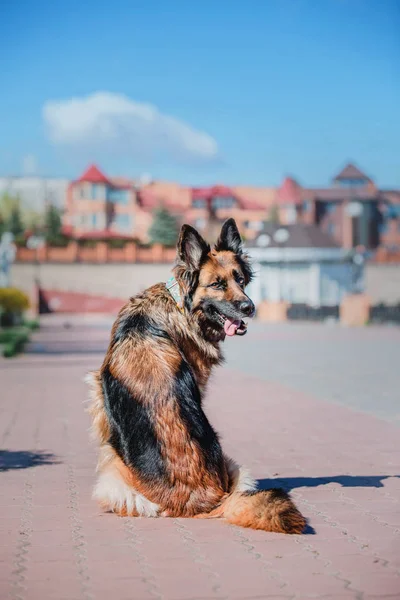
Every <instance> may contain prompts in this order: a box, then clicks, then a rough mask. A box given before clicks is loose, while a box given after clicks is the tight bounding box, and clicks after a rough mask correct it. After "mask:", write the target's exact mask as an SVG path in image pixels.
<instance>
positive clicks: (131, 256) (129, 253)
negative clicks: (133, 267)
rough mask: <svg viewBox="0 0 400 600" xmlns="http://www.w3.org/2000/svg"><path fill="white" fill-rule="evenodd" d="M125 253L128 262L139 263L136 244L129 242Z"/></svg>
mask: <svg viewBox="0 0 400 600" xmlns="http://www.w3.org/2000/svg"><path fill="white" fill-rule="evenodd" d="M124 251H125V252H124V254H125V261H126V262H128V263H134V262H136V261H137V245H136V244H135V242H127V243H126V244H125V248H124Z"/></svg>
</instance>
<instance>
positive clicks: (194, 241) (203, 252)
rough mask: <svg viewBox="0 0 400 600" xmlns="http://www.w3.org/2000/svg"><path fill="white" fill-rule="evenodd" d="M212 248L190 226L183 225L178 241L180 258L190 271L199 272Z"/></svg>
mask: <svg viewBox="0 0 400 600" xmlns="http://www.w3.org/2000/svg"><path fill="white" fill-rule="evenodd" d="M209 252H210V246H209V245H208V244H207V242H206V241H205V240H203V238H202V237H201V235H200V234H199V233H198V232H197V231H196V230H195V229H194V228H193V227H191V226H190V225H182V229H181V233H180V236H179V241H178V257H179V259H180V260H181V261H182V262H183V263H185V265H186V266H187V268H188V269H189V270H190V271H198V270H199V269H200V267H201V265H202V263H203V262H204V260H205V258H206V256H207V254H208V253H209Z"/></svg>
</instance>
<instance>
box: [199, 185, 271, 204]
mask: <svg viewBox="0 0 400 600" xmlns="http://www.w3.org/2000/svg"><path fill="white" fill-rule="evenodd" d="M215 196H222V197H229V196H231V197H232V198H235V199H236V200H237V202H238V205H239V207H240V208H243V209H247V210H264V207H263V206H262V205H261V204H260V203H258V202H256V201H254V200H252V199H251V198H247V197H246V195H245V194H237V193H236V192H235V191H234V190H233V189H232V188H230V187H227V186H226V185H214V186H212V187H206V188H193V189H192V200H198V199H199V200H211V199H212V198H215Z"/></svg>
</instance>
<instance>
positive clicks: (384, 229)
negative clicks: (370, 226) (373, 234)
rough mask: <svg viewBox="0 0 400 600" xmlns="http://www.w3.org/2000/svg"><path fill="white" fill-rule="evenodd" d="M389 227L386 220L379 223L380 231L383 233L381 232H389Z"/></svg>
mask: <svg viewBox="0 0 400 600" xmlns="http://www.w3.org/2000/svg"><path fill="white" fill-rule="evenodd" d="M388 229H389V226H388V224H387V222H386V221H384V222H383V223H380V224H379V227H378V231H379V233H381V234H382V233H387V232H388Z"/></svg>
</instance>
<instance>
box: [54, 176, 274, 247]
mask: <svg viewBox="0 0 400 600" xmlns="http://www.w3.org/2000/svg"><path fill="white" fill-rule="evenodd" d="M274 201H275V189H274V188H240V187H237V188H235V187H233V188H228V187H226V186H213V187H209V188H201V189H200V188H190V187H185V186H181V185H179V184H177V183H169V182H160V181H155V182H153V183H149V184H147V185H144V186H140V185H138V183H137V182H135V181H134V180H128V179H122V178H110V177H106V175H104V173H102V172H101V171H100V170H99V169H98V168H97V167H96V166H95V165H92V166H90V167H89V168H88V169H87V170H86V171H85V172H84V173H83V175H82V176H81V177H80V178H79V179H77V180H76V181H73V182H71V184H70V185H69V187H68V190H67V198H66V206H65V213H64V216H63V225H64V231H65V233H69V234H71V235H73V236H74V237H77V238H80V237H82V238H97V239H100V238H102V239H104V238H110V237H130V238H132V237H134V238H137V239H138V240H140V241H144V242H145V241H147V240H148V229H149V227H150V225H151V222H152V218H153V212H154V210H155V209H156V208H157V207H159V206H163V207H165V208H166V209H168V211H169V212H170V213H172V214H173V215H175V217H176V218H177V220H178V222H179V223H183V222H186V223H191V224H193V225H194V226H195V227H197V228H198V229H199V230H201V231H204V232H205V230H206V228H207V226H208V223H209V221H210V218H215V219H216V220H217V221H221V220H224V219H226V218H227V217H229V216H233V217H235V219H236V220H237V222H238V225H239V227H240V228H241V230H242V233H243V234H245V235H246V236H247V237H249V238H251V237H254V235H255V234H256V233H257V231H259V230H260V228H261V227H262V224H263V222H264V221H265V219H266V218H267V216H268V210H269V209H270V207H271V206H272V205H273V204H274Z"/></svg>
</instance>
